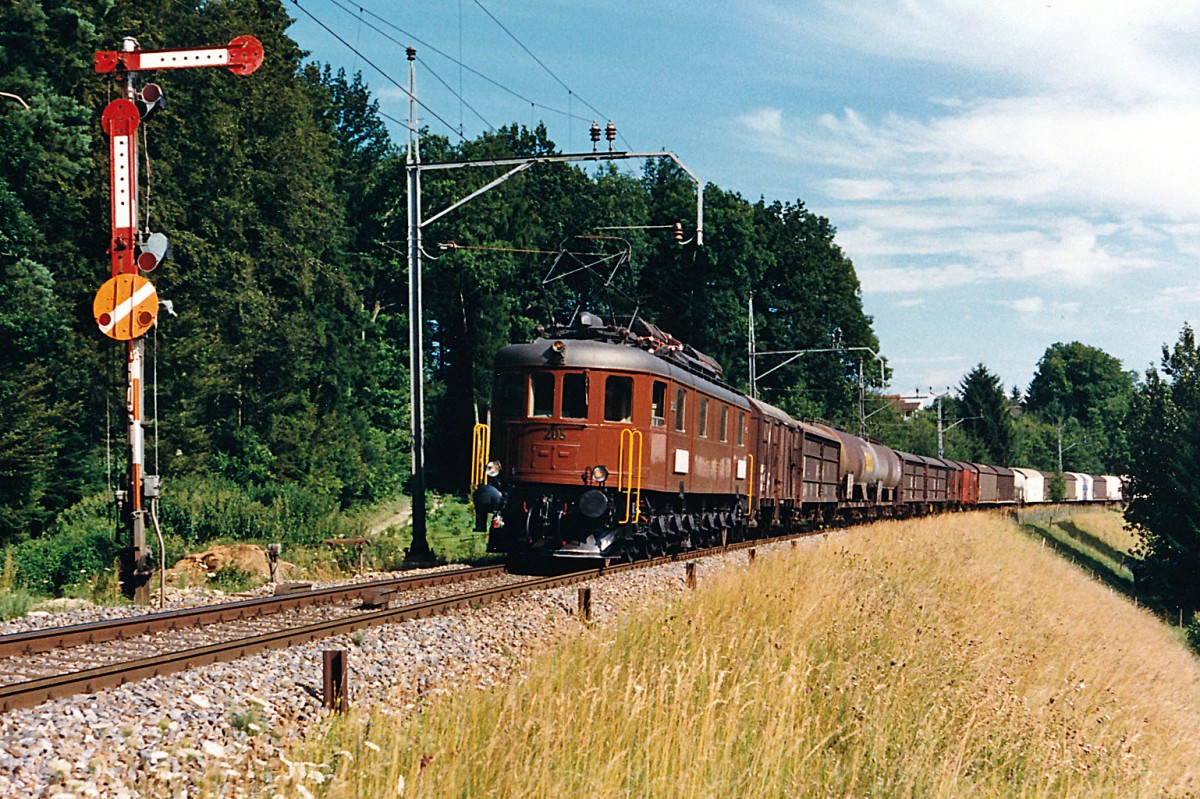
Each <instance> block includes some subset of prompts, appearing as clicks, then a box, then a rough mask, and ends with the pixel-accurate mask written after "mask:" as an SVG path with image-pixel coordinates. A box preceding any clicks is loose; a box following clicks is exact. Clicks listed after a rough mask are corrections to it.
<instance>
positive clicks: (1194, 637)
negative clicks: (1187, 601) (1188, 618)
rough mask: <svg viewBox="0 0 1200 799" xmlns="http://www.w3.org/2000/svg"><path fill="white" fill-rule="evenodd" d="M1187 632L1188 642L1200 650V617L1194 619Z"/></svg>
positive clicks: (1193, 647)
mask: <svg viewBox="0 0 1200 799" xmlns="http://www.w3.org/2000/svg"><path fill="white" fill-rule="evenodd" d="M1185 632H1186V634H1187V642H1188V644H1189V645H1190V646H1191V647H1192V649H1195V650H1196V651H1197V652H1200V618H1196V619H1192V623H1191V624H1189V625H1188V626H1187V629H1186V631H1185Z"/></svg>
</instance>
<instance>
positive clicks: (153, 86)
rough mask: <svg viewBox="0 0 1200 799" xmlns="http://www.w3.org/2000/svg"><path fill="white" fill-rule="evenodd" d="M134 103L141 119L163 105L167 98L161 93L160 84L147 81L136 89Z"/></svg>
mask: <svg viewBox="0 0 1200 799" xmlns="http://www.w3.org/2000/svg"><path fill="white" fill-rule="evenodd" d="M134 103H135V104H136V105H137V107H138V113H139V114H140V115H141V117H142V119H146V118H147V117H149V116H150V115H151V114H153V113H154V112H155V111H157V110H158V109H160V108H163V107H165V106H166V104H167V98H166V95H164V94H163V90H162V87H161V86H159V85H158V84H157V83H147V84H146V85H145V86H143V87H142V88H141V90H140V91H138V93H137V99H136V100H135V101H134Z"/></svg>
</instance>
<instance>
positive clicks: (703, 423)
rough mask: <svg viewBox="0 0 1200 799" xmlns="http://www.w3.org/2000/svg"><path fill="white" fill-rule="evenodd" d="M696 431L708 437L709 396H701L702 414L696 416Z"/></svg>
mask: <svg viewBox="0 0 1200 799" xmlns="http://www.w3.org/2000/svg"><path fill="white" fill-rule="evenodd" d="M696 432H697V433H699V434H700V435H701V436H703V437H704V438H708V397H701V398H700V415H699V416H698V417H696Z"/></svg>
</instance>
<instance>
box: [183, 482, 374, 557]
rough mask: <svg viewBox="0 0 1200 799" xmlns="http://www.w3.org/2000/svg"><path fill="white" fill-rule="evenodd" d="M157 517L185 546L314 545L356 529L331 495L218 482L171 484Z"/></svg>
mask: <svg viewBox="0 0 1200 799" xmlns="http://www.w3.org/2000/svg"><path fill="white" fill-rule="evenodd" d="M160 515H161V520H162V526H163V529H164V531H166V532H169V533H170V534H172V535H177V536H179V537H180V538H182V539H183V540H184V541H186V542H188V543H205V542H208V541H213V540H215V539H219V538H231V539H236V540H239V541H246V540H259V541H282V542H287V543H292V544H313V543H319V542H320V541H322V540H324V539H326V538H342V537H348V536H350V535H352V534H353V532H354V530H355V529H356V525H355V523H354V522H353V521H351V520H350V519H348V518H347V517H346V516H345V515H344V514H343V513H342V509H341V507H340V506H339V504H338V501H337V499H336V498H335V497H333V496H330V495H327V494H321V493H318V492H316V491H314V490H312V489H307V488H304V487H302V486H298V485H295V484H292V483H265V484H257V485H249V486H242V485H239V484H238V483H236V482H234V481H233V480H230V479H227V478H221V477H186V478H182V479H180V480H178V481H175V482H172V483H171V484H170V485H168V486H166V490H165V491H164V492H163V499H162V503H161V514H160Z"/></svg>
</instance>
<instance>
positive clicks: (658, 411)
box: [650, 380, 667, 427]
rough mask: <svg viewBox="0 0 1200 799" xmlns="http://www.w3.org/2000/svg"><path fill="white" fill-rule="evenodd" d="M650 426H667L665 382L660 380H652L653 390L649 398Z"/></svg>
mask: <svg viewBox="0 0 1200 799" xmlns="http://www.w3.org/2000/svg"><path fill="white" fill-rule="evenodd" d="M650 426H651V427H666V426H667V384H666V383H664V382H662V381H661V380H655V381H654V391H653V394H652V396H651V399H650Z"/></svg>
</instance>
